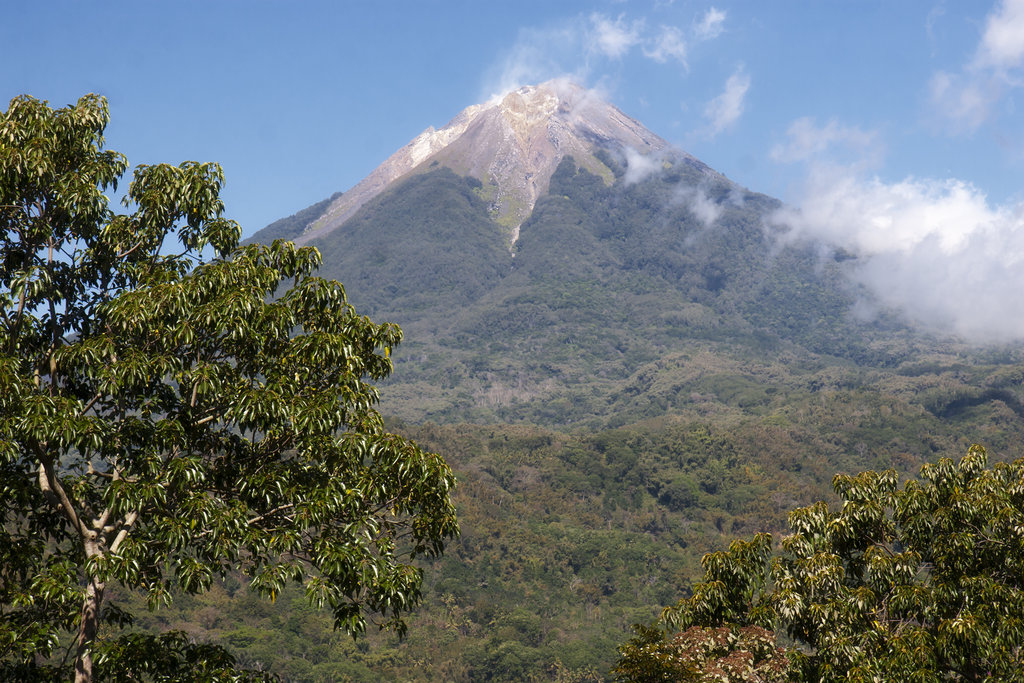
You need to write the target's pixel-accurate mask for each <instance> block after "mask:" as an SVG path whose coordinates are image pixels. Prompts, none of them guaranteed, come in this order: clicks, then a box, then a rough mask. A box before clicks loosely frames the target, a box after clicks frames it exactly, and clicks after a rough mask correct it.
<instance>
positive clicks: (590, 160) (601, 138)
mask: <svg viewBox="0 0 1024 683" xmlns="http://www.w3.org/2000/svg"><path fill="white" fill-rule="evenodd" d="M667 147H668V143H666V142H665V141H664V140H662V139H661V138H660V137H658V136H657V135H655V134H654V133H652V132H650V131H649V130H647V129H646V128H644V126H643V125H641V124H640V123H639V122H637V121H636V120H634V119H632V118H630V117H628V116H626V115H625V114H623V113H622V112H621V111H619V110H618V109H617V108H616V107H614V106H613V105H611V104H609V103H607V102H606V101H604V100H603V99H602V98H600V97H599V96H597V95H596V94H595V93H594V92H593V91H590V90H587V89H585V88H583V87H581V86H579V85H577V84H575V83H571V82H569V81H565V80H552V81H547V82H545V83H541V84H539V85H528V86H523V87H520V88H517V89H516V90H512V91H509V92H506V93H503V94H501V95H497V96H495V97H492V98H491V99H490V100H488V101H487V102H484V103H482V104H475V105H472V106H470V107H467V108H466V109H464V110H462V111H461V112H460V113H459V114H458V115H457V116H456V117H455V118H453V119H452V120H451V121H449V122H448V123H447V124H446V125H445V126H444V127H442V128H440V129H435V128H433V127H430V128H427V129H426V130H425V131H423V132H422V133H420V134H419V135H418V136H416V137H415V138H414V139H413V140H411V141H410V142H409V143H408V144H407V145H405V146H404V147H402V148H401V149H399V150H398V151H397V152H395V153H394V154H392V155H391V157H389V158H388V159H387V160H386V161H385V162H384V163H383V164H381V165H380V166H378V167H377V168H376V169H375V170H374V171H373V172H372V173H371V174H370V175H368V176H367V177H366V178H364V179H363V180H362V181H360V182H359V183H358V184H356V185H355V187H353V188H352V189H351V190H349V191H348V192H345V193H344V194H342V195H341V196H340V197H338V198H337V199H335V200H333V201H332V202H331V203H330V205H329V206H328V208H327V210H326V211H325V212H324V213H323V214H322V215H321V216H320V217H319V218H318V219H317V220H315V221H313V222H312V223H311V224H310V225H308V226H307V227H306V229H305V232H304V233H303V234H302V235H300V236H299V237H297V238H296V241H297V242H299V243H305V242H308V241H310V240H312V239H315V238H319V237H322V236H324V235H326V234H327V233H329V232H332V231H333V230H335V229H336V228H338V227H340V226H341V225H342V224H343V223H344V222H345V221H346V220H348V219H349V218H350V217H351V216H352V215H353V214H354V213H355V212H356V211H357V210H358V209H359V207H361V206H362V205H363V204H365V203H366V202H367V201H369V200H370V199H372V198H373V197H375V196H377V195H378V194H380V193H381V192H383V191H384V190H385V189H387V187H388V186H390V185H391V184H392V183H393V182H395V181H396V180H399V179H401V178H403V177H405V176H408V175H410V174H412V173H417V172H420V171H422V170H426V169H427V168H430V167H432V166H436V165H443V166H447V167H449V168H451V169H452V170H453V171H455V172H456V173H458V174H460V175H465V176H472V177H474V178H477V179H479V180H480V181H481V185H482V186H481V188H480V192H481V194H482V196H483V197H484V198H485V199H486V200H487V201H488V202H489V205H490V212H491V216H492V218H494V219H495V220H496V221H497V222H498V223H499V224H500V225H502V226H503V227H504V229H505V230H506V231H507V234H506V239H507V241H508V243H509V244H510V245H511V244H512V243H514V242H515V240H516V239H517V238H518V234H519V226H520V224H522V222H523V221H524V220H526V218H527V217H529V215H530V212H531V211H532V210H533V206H534V203H535V202H536V201H537V198H538V197H540V196H541V195H542V194H544V193H545V192H546V191H547V188H548V181H549V180H550V178H551V175H552V173H554V170H555V169H556V168H557V167H558V164H559V163H560V162H561V161H562V159H563V158H565V157H566V156H572V157H573V158H574V159H575V160H576V163H577V164H579V165H580V166H582V167H583V168H586V169H587V170H588V171H590V172H592V173H595V174H597V175H600V176H602V177H604V178H605V179H606V181H607V182H609V183H610V182H611V181H612V179H613V176H612V173H611V170H610V169H609V168H608V167H607V166H606V165H605V164H604V163H603V162H602V161H601V160H600V159H599V158H598V156H596V153H597V152H598V151H599V150H601V149H612V150H618V151H622V150H626V149H630V150H633V151H635V152H639V153H641V154H650V153H652V152H656V151H659V150H662V149H665V148H667Z"/></svg>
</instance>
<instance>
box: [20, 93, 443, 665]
mask: <svg viewBox="0 0 1024 683" xmlns="http://www.w3.org/2000/svg"><path fill="white" fill-rule="evenodd" d="M107 121H108V110H107V104H106V102H105V100H103V99H102V98H100V97H96V96H86V97H83V98H82V99H81V100H79V101H78V103H77V104H75V105H73V106H69V107H66V108H63V109H56V110H55V109H51V108H50V107H49V106H48V105H47V103H45V102H41V101H38V100H35V99H33V98H30V97H19V98H15V99H14V100H13V101H12V102H11V104H10V107H9V108H8V110H7V111H6V112H4V113H3V115H2V116H0V222H2V224H3V237H2V242H0V300H2V302H3V308H2V310H3V313H2V318H0V420H2V421H0V501H2V504H0V515H2V526H0V534H2V535H0V567H2V570H0V666H7V667H9V668H11V670H14V669H17V670H18V671H21V672H22V674H19V675H23V676H28V674H26V673H24V672H31V671H36V672H37V673H39V674H41V675H42V674H44V673H45V671H50V672H51V673H52V672H53V671H59V670H60V666H61V662H68V661H72V660H73V661H74V662H75V664H74V666H75V670H76V674H75V675H76V678H78V679H80V680H89V679H91V678H92V675H93V662H94V660H95V661H96V662H97V663H103V664H102V666H100V668H99V669H98V671H114V670H115V669H116V666H113V665H112V664H111V662H112V661H115V659H114V658H116V657H117V656H118V653H122V654H123V653H125V652H131V651H135V652H137V651H138V648H139V646H140V643H141V641H138V642H135V643H134V645H133V644H132V643H130V642H128V641H126V640H124V639H122V640H117V639H116V635H117V627H119V626H124V625H127V624H129V623H130V622H131V615H130V614H128V613H126V612H124V611H122V610H121V609H119V608H118V606H117V605H116V604H114V603H113V602H112V601H111V600H109V599H108V600H106V601H105V600H104V595H105V590H106V589H107V587H108V585H121V586H124V587H126V588H129V589H139V590H141V591H143V592H144V593H145V594H146V595H147V596H148V601H149V604H150V606H151V607H156V606H157V605H159V604H161V603H162V602H165V601H167V600H169V596H170V594H171V591H172V590H173V589H178V590H183V591H185V592H201V591H204V590H206V589H207V588H208V587H209V586H210V585H211V583H212V582H213V581H214V580H216V579H217V578H218V577H220V576H223V575H224V574H225V573H226V572H228V571H229V570H233V569H235V568H237V567H241V568H243V569H244V570H245V571H246V572H247V573H248V574H249V575H250V576H251V578H252V585H253V587H254V588H255V589H256V590H257V591H259V592H261V593H262V594H264V595H266V596H268V597H270V598H271V599H273V598H274V597H275V596H276V595H277V594H278V593H279V592H280V591H281V589H282V588H283V587H284V585H285V584H286V583H288V582H299V583H301V584H302V585H304V587H305V592H306V594H307V596H308V598H309V599H310V600H311V601H312V602H313V603H315V604H317V605H320V606H327V607H329V608H330V609H331V610H332V612H333V614H334V618H335V625H336V627H338V628H341V629H343V630H346V631H347V632H349V633H351V634H353V635H357V634H359V633H361V632H362V631H363V630H364V629H365V628H366V624H367V619H368V618H369V617H371V616H375V617H377V618H379V619H380V620H381V625H382V626H384V627H390V628H394V629H397V630H398V631H400V632H401V631H403V630H404V628H405V623H404V619H403V617H404V615H405V614H406V613H407V612H408V610H410V609H411V608H412V607H413V606H414V605H416V604H417V602H418V601H419V599H420V587H421V582H422V573H421V571H420V570H419V569H418V568H416V567H415V566H414V565H413V564H411V560H412V559H413V558H415V557H416V556H418V555H421V554H426V555H435V554H438V553H440V552H441V551H442V550H443V547H444V544H445V541H446V540H447V539H449V538H451V537H453V536H454V535H455V534H456V533H457V531H458V529H457V526H456V520H455V514H454V507H453V505H452V503H451V500H450V494H451V490H452V487H453V484H454V478H453V475H452V473H451V471H450V469H449V468H448V466H447V465H446V464H445V463H444V461H443V460H442V459H441V458H440V457H439V456H437V455H435V454H433V453H429V452H425V451H423V450H421V449H420V448H419V447H418V446H416V444H414V443H412V442H410V441H408V440H405V439H403V438H401V437H398V436H395V435H393V434H388V433H386V432H385V430H384V428H383V426H382V421H381V418H380V416H379V414H378V413H377V411H376V410H375V407H374V406H375V404H376V401H377V391H376V389H375V388H374V386H373V385H372V384H371V382H372V381H376V380H381V379H383V378H385V377H386V376H388V374H389V373H390V372H391V368H392V366H391V361H390V359H389V353H390V350H391V349H392V348H394V347H395V346H396V345H397V344H398V343H399V341H400V340H401V331H400V330H399V329H398V328H397V327H396V326H394V325H390V324H375V323H373V322H371V321H370V320H369V319H367V318H365V317H362V316H359V315H357V314H356V312H355V311H354V310H353V308H352V306H350V305H349V304H348V302H347V300H346V296H345V291H344V289H343V288H342V286H341V285H340V284H339V283H337V282H333V281H328V280H324V279H321V278H318V277H315V276H313V272H314V271H315V270H316V268H317V267H318V265H319V263H320V256H319V253H318V252H317V251H316V250H315V249H312V248H305V249H299V248H296V247H295V246H294V245H292V244H291V243H289V242H283V241H279V242H275V243H274V244H273V245H271V246H256V245H253V246H245V247H239V246H238V240H239V237H240V232H241V231H240V228H239V226H238V225H237V224H236V223H235V222H233V221H230V220H228V219H226V218H224V217H223V210H224V206H223V203H222V201H221V199H220V196H219V191H220V188H221V186H222V184H223V175H222V172H221V169H220V168H219V167H218V166H217V165H215V164H199V163H195V162H186V163H183V164H181V165H180V166H169V165H154V166H139V167H138V168H137V169H136V170H135V173H134V177H133V180H132V181H131V183H130V185H129V187H128V191H127V193H126V195H125V198H124V200H123V203H124V205H125V208H126V209H128V212H127V213H122V214H118V213H115V212H114V211H113V210H112V209H111V208H110V206H109V201H108V198H107V197H106V196H105V194H104V192H105V191H108V190H116V187H117V183H118V180H119V179H120V177H121V176H122V175H123V174H124V173H125V171H126V169H127V162H126V160H125V158H124V157H123V156H122V155H120V154H118V153H116V152H112V151H108V150H105V149H104V148H103V147H104V140H103V131H104V128H105V126H106V124H107ZM286 282H290V283H291V286H290V287H285V288H281V285H282V283H286ZM281 289H284V290H285V291H281ZM69 633H70V634H72V637H70V638H69V637H68V636H69ZM172 640H173V639H172ZM162 642H163V641H159V640H156V641H147V643H146V647H148V648H150V649H153V648H154V647H156V649H159V647H157V646H159V645H160V644H161V643H162ZM164 644H169V645H168V647H167V648H164V649H165V650H166V649H173V648H171V647H170V645H175V647H177V646H178V645H180V643H177V641H175V642H174V643H171V641H170V640H168V641H167V642H166V643H164ZM65 648H67V649H66V650H65ZM133 648H134V649H133ZM179 649H180V648H179ZM61 652H64V653H65V654H64V655H63V656H61ZM97 654H98V656H95V655H97ZM202 659H203V657H199V660H202ZM181 661H186V662H187V661H190V660H189V659H188V657H185V658H184V659H181ZM217 661H219V662H221V663H223V660H217ZM214 663H215V664H216V662H214ZM47 667H57V668H56V669H52V668H47ZM103 667H106V668H105V669H104V668H103Z"/></svg>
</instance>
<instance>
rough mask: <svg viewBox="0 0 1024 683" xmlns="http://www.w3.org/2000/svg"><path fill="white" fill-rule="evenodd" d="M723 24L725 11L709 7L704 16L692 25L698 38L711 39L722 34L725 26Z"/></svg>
mask: <svg viewBox="0 0 1024 683" xmlns="http://www.w3.org/2000/svg"><path fill="white" fill-rule="evenodd" d="M724 24H725V12H723V11H722V10H719V9H716V8H714V7H711V8H709V9H708V11H707V12H705V13H704V18H703V19H701V20H700V21H699V22H698V23H697V24H696V26H694V28H693V30H694V33H695V34H696V36H697V39H698V40H711V39H713V38H717V37H718V36H720V35H721V34H722V29H723V28H725V26H724Z"/></svg>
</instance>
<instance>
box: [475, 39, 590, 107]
mask: <svg viewBox="0 0 1024 683" xmlns="http://www.w3.org/2000/svg"><path fill="white" fill-rule="evenodd" d="M585 32H586V31H585V27H584V26H583V24H582V20H577V21H573V22H566V23H562V24H557V25H550V26H546V27H544V28H525V29H521V30H520V31H519V36H518V39H517V40H516V43H515V45H513V47H512V48H511V49H510V50H509V51H507V52H506V53H505V54H504V55H503V56H502V58H501V59H500V61H498V62H497V63H496V64H494V65H493V66H492V67H491V68H490V69H489V70H488V71H487V73H486V74H485V77H484V83H483V92H482V93H481V100H486V99H489V98H490V97H492V96H494V95H504V94H506V93H509V92H511V91H513V90H515V89H517V88H520V87H522V86H524V85H536V84H538V83H543V82H544V81H548V80H551V79H553V78H559V77H564V78H569V79H571V80H573V81H576V82H580V83H582V82H585V81H586V77H587V74H586V72H585V70H584V67H583V66H582V65H581V64H580V61H581V60H580V54H581V53H582V51H583V50H584V49H585V48H584V44H583V41H584V34H585Z"/></svg>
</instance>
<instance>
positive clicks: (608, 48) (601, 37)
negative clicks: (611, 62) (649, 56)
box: [590, 13, 643, 59]
mask: <svg viewBox="0 0 1024 683" xmlns="http://www.w3.org/2000/svg"><path fill="white" fill-rule="evenodd" d="M590 23H591V26H592V32H591V35H590V48H591V50H593V51H595V52H598V53H600V54H603V55H604V56H606V57H611V58H612V59H620V58H622V57H624V56H625V55H626V53H628V52H629V51H630V50H631V49H632V48H633V46H634V45H636V44H637V43H639V42H640V32H641V31H642V30H643V21H640V20H638V21H634V22H631V23H627V22H626V20H625V18H624V17H623V16H622V15H619V17H618V18H616V19H614V20H612V19H609V18H608V17H606V16H605V15H603V14H598V13H594V14H592V15H590Z"/></svg>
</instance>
